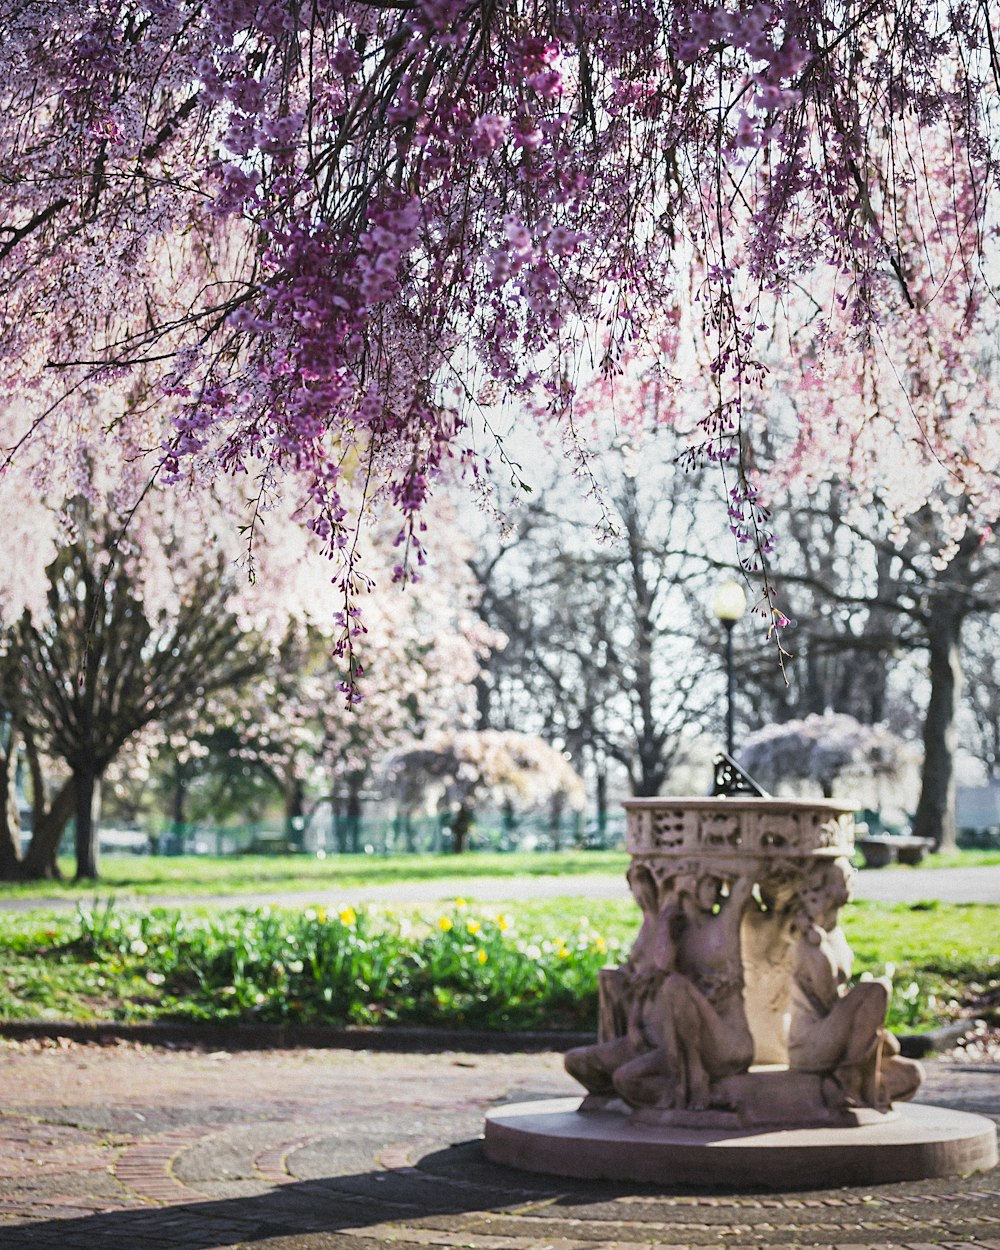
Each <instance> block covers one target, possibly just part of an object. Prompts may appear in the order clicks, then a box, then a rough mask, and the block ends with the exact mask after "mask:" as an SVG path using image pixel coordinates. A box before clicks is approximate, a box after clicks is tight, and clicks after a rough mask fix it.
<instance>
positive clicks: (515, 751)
mask: <svg viewBox="0 0 1000 1250" xmlns="http://www.w3.org/2000/svg"><path fill="white" fill-rule="evenodd" d="M388 774H389V779H390V785H391V787H392V788H393V789H394V791H395V793H396V795H397V797H398V798H399V800H400V803H401V804H402V806H403V807H404V809H410V810H413V809H414V808H416V807H418V806H420V805H421V804H423V803H425V802H426V801H427V800H428V797H429V796H431V795H434V794H435V793H436V802H437V804H438V808H439V810H440V811H442V812H444V813H447V814H448V816H449V819H450V822H451V825H450V827H451V836H452V850H453V851H455V852H456V853H461V852H463V851H464V850H465V848H466V843H467V841H468V836H469V832H470V830H471V828H472V824H473V820H474V818H475V812H476V808H477V807H479V806H481V805H482V804H483V803H484V802H487V801H491V802H493V803H494V804H495V805H496V806H498V807H499V806H505V805H506V806H508V807H510V808H511V810H515V811H516V810H522V811H523V810H529V809H531V808H538V807H542V806H545V805H550V806H551V805H554V806H555V808H556V810H557V811H562V810H563V809H564V808H566V807H569V808H572V809H575V810H577V811H582V810H583V807H584V804H585V802H586V789H585V787H584V784H583V781H582V780H581V778H580V777H579V775H578V774H577V772H576V771H575V770H574V769H573V767H572V765H571V764H570V763H569V761H568V760H567V759H566V757H565V756H564V755H563V754H562V753H561V752H560V751H557V750H556V749H555V748H554V747H551V746H549V744H548V743H547V742H545V741H544V740H543V739H542V738H539V737H536V736H535V735H534V734H523V733H517V732H515V731H514V730H496V729H479V730H461V731H458V732H455V731H443V732H441V733H438V734H436V735H433V736H431V737H429V738H428V739H427V740H426V741H424V742H423V743H421V745H420V746H416V747H413V748H411V749H410V750H408V751H402V752H400V753H398V754H397V755H395V756H394V757H392V758H391V759H390V760H389V762H388Z"/></svg>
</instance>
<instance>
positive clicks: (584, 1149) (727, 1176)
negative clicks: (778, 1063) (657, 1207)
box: [486, 1098, 997, 1189]
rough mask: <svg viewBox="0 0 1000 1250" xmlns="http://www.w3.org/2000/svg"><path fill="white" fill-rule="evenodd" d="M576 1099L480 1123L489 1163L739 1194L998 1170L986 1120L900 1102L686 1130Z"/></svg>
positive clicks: (503, 1111)
mask: <svg viewBox="0 0 1000 1250" xmlns="http://www.w3.org/2000/svg"><path fill="white" fill-rule="evenodd" d="M579 1105H580V1100H579V1099H578V1098H552V1099H546V1100H545V1101H543V1102H523V1103H513V1104H510V1105H508V1106H505V1107H498V1108H497V1109H496V1110H495V1111H490V1112H489V1113H488V1114H487V1116H486V1156H487V1158H489V1159H490V1160H492V1162H494V1163H504V1164H507V1165H508V1166H510V1167H515V1168H521V1169H523V1170H524V1171H527V1172H546V1173H552V1174H554V1175H556V1176H576V1177H585V1178H588V1179H591V1180H615V1181H653V1182H654V1183H655V1182H659V1183H660V1184H690V1185H712V1186H725V1187H726V1188H733V1189H738V1188H741V1187H749V1186H760V1185H763V1186H766V1187H767V1188H770V1189H806V1188H827V1187H829V1186H830V1185H850V1184H868V1185H875V1184H880V1183H885V1182H888V1181H915V1180H925V1179H927V1178H929V1177H932V1176H957V1175H960V1174H962V1173H966V1172H976V1171H985V1170H986V1169H987V1168H991V1167H994V1166H995V1165H996V1163H997V1131H996V1126H995V1125H994V1124H993V1121H992V1120H988V1119H986V1117H985V1116H981V1115H970V1114H969V1113H968V1112H965V1111H949V1110H947V1109H946V1108H943V1107H926V1106H922V1105H919V1104H913V1103H904V1104H903V1105H901V1106H898V1107H896V1108H895V1110H897V1111H898V1113H899V1114H898V1115H896V1116H894V1117H892V1118H886V1119H885V1120H884V1121H883V1122H882V1123H880V1124H865V1125H861V1126H858V1127H854V1128H787V1129H774V1128H769V1129H718V1128H715V1129H692V1128H667V1127H659V1126H656V1127H654V1126H651V1125H646V1124H632V1123H630V1122H629V1120H628V1119H627V1118H626V1117H625V1116H623V1115H620V1114H616V1113H615V1112H608V1111H588V1112H580V1111H578V1110H577V1108H578V1107H579Z"/></svg>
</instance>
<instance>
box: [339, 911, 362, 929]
mask: <svg viewBox="0 0 1000 1250" xmlns="http://www.w3.org/2000/svg"><path fill="white" fill-rule="evenodd" d="M357 919H358V913H357V912H356V911H355V910H354V908H353V907H343V908H341V911H340V923H341V924H345V925H347V927H348V929H352V928H353V927H354V925H355V923H356V922H357Z"/></svg>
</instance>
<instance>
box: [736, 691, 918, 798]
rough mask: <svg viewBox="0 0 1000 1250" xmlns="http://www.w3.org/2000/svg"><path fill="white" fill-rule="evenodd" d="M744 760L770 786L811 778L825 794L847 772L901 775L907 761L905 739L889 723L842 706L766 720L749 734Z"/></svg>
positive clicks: (742, 751)
mask: <svg viewBox="0 0 1000 1250" xmlns="http://www.w3.org/2000/svg"><path fill="white" fill-rule="evenodd" d="M739 761H740V764H741V765H742V767H744V768H745V769H746V770H747V771H748V772H749V773H750V774H751V776H752V777H754V779H755V780H756V781H759V782H761V783H762V784H763V785H765V786H767V787H768V788H769V789H776V788H777V787H778V786H780V785H782V784H783V783H786V782H801V781H808V782H812V783H814V784H815V785H817V786H819V787H820V789H821V790H822V792H823V797H824V798H826V799H830V798H833V788H834V785H835V783H836V781H837V779H838V778H839V777H840V776H841V775H842V774H844V773H849V772H858V773H863V774H864V775H865V776H866V777H874V778H875V779H876V780H886V781H898V780H899V778H900V777H901V776H902V773H903V770H904V769H905V767H906V763H907V760H906V750H905V744H904V743H903V742H902V740H901V739H900V738H897V737H896V735H895V734H893V733H891V732H890V731H889V730H888V729H886V727H885V726H884V725H863V724H862V723H861V722H860V721H858V720H855V719H854V717H853V716H847V715H845V714H844V713H843V712H828V713H827V714H826V715H823V716H817V715H815V714H813V715H810V716H807V717H806V718H805V719H804V720H789V721H785V722H783V723H781V724H775V725H766V726H764V728H763V729H758V730H757V731H756V732H755V733H752V734H750V735H748V737H747V738H746V740H745V742H744V743H743V745H742V746H741V748H740V753H739Z"/></svg>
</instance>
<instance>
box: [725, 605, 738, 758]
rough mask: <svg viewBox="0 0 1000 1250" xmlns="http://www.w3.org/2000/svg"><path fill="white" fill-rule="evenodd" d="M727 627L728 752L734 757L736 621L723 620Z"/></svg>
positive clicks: (730, 756)
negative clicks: (734, 650)
mask: <svg viewBox="0 0 1000 1250" xmlns="http://www.w3.org/2000/svg"><path fill="white" fill-rule="evenodd" d="M722 623H723V625H724V626H725V627H726V754H727V755H728V756H729V758H730V759H732V757H733V745H734V744H733V737H734V735H733V626H734V625H735V624H736V622H735V621H723V622H722Z"/></svg>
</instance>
